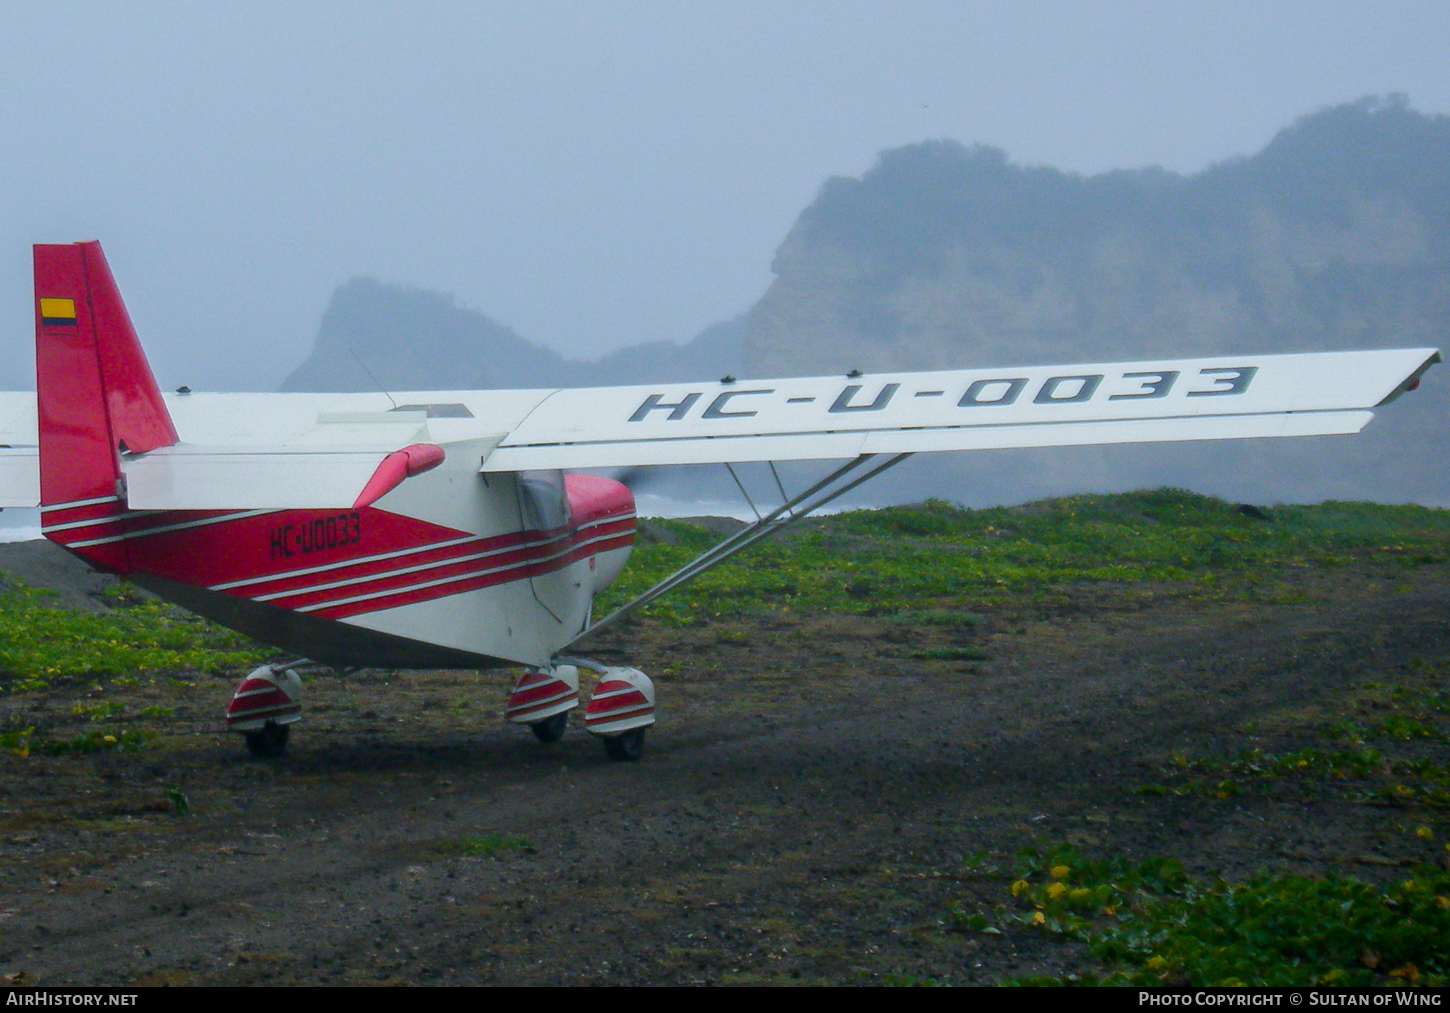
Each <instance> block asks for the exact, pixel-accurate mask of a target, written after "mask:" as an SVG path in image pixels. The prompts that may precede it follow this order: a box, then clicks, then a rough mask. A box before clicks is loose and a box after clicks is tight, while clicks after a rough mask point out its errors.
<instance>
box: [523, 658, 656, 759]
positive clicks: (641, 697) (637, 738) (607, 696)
mask: <svg viewBox="0 0 1450 1013" xmlns="http://www.w3.org/2000/svg"><path fill="white" fill-rule="evenodd" d="M581 668H587V669H589V670H590V671H591V672H594V673H596V674H597V675H598V676H599V681H598V682H597V683H596V684H595V686H594V692H593V694H591V695H590V697H589V702H588V703H587V704H585V706H584V728H585V730H586V731H588V732H589V733H590V734H591V735H596V736H598V737H599V738H601V739H603V740H604V751H605V753H606V754H607V755H608V756H609V758H610V759H611V760H623V761H630V762H632V761H634V760H638V759H639V758H640V757H641V756H642V755H643V754H644V734H645V731H646V729H648V728H649V726H650V725H652V724H654V723H655V689H654V683H652V682H651V681H650V678H649V676H647V675H645V674H644V673H643V672H641V671H640V670H639V669H637V668H610V667H608V666H605V665H601V664H599V663H598V662H596V661H586V660H584V659H582V658H568V659H563V658H561V659H559V661H558V663H556V664H554V665H551V666H549V667H548V668H532V669H529V670H528V671H526V672H524V674H523V675H521V676H519V679H518V682H516V683H515V684H514V688H513V692H512V693H510V694H509V702H508V707H507V708H506V709H505V710H504V717H506V718H507V719H508V720H509V721H512V722H514V723H515V724H522V725H528V726H529V727H530V728H531V729H532V730H533V732H534V734H535V735H536V736H538V738H539V741H541V742H558V741H559V739H561V738H562V737H563V735H564V730H565V729H566V728H567V727H568V723H569V712H570V711H571V710H573V709H574V708H575V707H578V706H579V669H581Z"/></svg>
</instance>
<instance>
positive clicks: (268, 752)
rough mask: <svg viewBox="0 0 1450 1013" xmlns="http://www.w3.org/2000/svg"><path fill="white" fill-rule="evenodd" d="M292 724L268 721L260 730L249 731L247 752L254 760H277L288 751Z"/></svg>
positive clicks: (247, 734)
mask: <svg viewBox="0 0 1450 1013" xmlns="http://www.w3.org/2000/svg"><path fill="white" fill-rule="evenodd" d="M291 730H292V728H291V726H290V725H279V724H277V722H275V721H268V722H267V723H266V724H265V725H263V726H262V730H261V731H259V732H247V733H246V737H247V752H249V753H251V754H252V759H254V760H275V759H276V758H277V757H279V756H281V755H282V754H283V753H285V752H287V733H288V732H290V731H291Z"/></svg>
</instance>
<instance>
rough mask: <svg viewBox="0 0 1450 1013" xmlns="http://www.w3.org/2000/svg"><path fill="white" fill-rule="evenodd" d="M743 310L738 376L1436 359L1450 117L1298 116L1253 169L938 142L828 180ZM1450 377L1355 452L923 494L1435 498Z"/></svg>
mask: <svg viewBox="0 0 1450 1013" xmlns="http://www.w3.org/2000/svg"><path fill="white" fill-rule="evenodd" d="M774 271H775V275H776V280H775V282H774V284H772V285H771V287H770V289H769V291H767V293H766V294H765V296H764V297H763V298H762V299H761V300H760V302H759V303H758V304H757V305H756V306H755V307H754V309H753V310H752V311H751V314H750V318H749V326H748V330H747V333H746V337H745V343H744V349H743V356H744V360H745V368H746V370H747V371H748V372H749V373H750V374H751V375H756V376H776V375H794V374H809V373H834V372H844V371H846V370H848V369H852V368H857V369H863V370H867V371H871V370H888V369H930V368H949V367H971V366H989V365H990V366H996V365H1017V364H1024V365H1025V364H1036V363H1059V362H1060V363H1070V362H1090V361H1113V360H1119V359H1134V358H1149V357H1157V356H1165V355H1209V354H1219V353H1233V352H1236V351H1301V350H1310V349H1339V348H1374V347H1393V346H1409V345H1437V346H1438V345H1444V344H1447V340H1446V337H1447V334H1450V118H1446V117H1444V116H1435V117H1431V116H1425V115H1422V114H1420V113H1417V112H1415V111H1413V110H1411V109H1410V108H1409V107H1408V106H1407V104H1406V103H1405V102H1404V101H1403V100H1402V99H1399V98H1393V99H1390V100H1385V101H1380V100H1372V99H1367V100H1363V101H1360V102H1357V103H1353V104H1349V105H1344V106H1339V107H1337V108H1333V109H1328V110H1325V111H1323V112H1320V113H1317V114H1315V115H1312V116H1307V117H1305V118H1303V119H1301V120H1300V121H1298V122H1297V123H1295V124H1294V125H1293V126H1291V127H1289V128H1287V129H1285V130H1284V131H1283V132H1281V133H1280V134H1279V135H1278V136H1277V137H1275V138H1274V139H1273V141H1272V142H1271V143H1270V144H1269V145H1268V146H1267V147H1265V148H1264V149H1263V150H1262V151H1260V152H1258V153H1257V154H1255V155H1252V156H1250V157H1247V158H1240V159H1235V160H1232V161H1229V162H1225V163H1222V164H1220V165H1216V166H1213V167H1211V168H1209V169H1207V170H1205V171H1203V172H1201V173H1198V174H1195V175H1191V176H1180V175H1175V174H1172V173H1168V172H1164V171H1162V170H1158V169H1146V170H1138V171H1131V172H1112V173H1106V174H1103V175H1098V176H1090V177H1083V176H1077V175H1071V174H1067V173H1063V172H1059V171H1057V170H1055V169H1051V168H1042V167H1025V166H1018V165H1014V164H1012V163H1011V162H1010V161H1009V160H1008V158H1007V157H1006V155H1005V154H1004V153H1003V152H1001V151H999V150H996V149H993V148H987V147H975V148H967V147H963V146H962V145H959V144H956V143H954V142H951V141H933V142H927V143H923V144H918V145H913V146H910V147H906V148H900V149H896V150H893V151H888V152H885V153H883V154H882V156H881V158H880V161H879V163H878V164H877V165H876V167H875V168H873V169H872V170H871V171H870V172H868V173H866V174H865V175H864V176H862V177H861V178H860V179H832V180H830V181H828V182H827V183H826V184H825V186H824V187H823V188H822V190H821V192H820V195H819V196H818V198H817V199H816V201H815V203H813V204H812V205H811V206H810V207H809V208H807V209H806V211H805V212H804V213H803V214H802V215H801V217H800V219H799V220H798V222H797V223H796V225H795V227H794V228H793V229H792V230H791V232H790V234H789V235H788V236H787V237H786V240H785V242H784V243H783V244H782V245H781V247H780V250H779V253H778V255H777V256H776V259H775V263H774ZM1446 372H1450V369H1447V367H1443V366H1442V367H1439V369H1438V370H1434V371H1432V372H1431V374H1430V376H1429V378H1428V379H1427V381H1426V383H1425V385H1424V387H1423V388H1422V390H1421V391H1419V392H1417V393H1416V395H1414V396H1412V397H1408V398H1405V399H1403V400H1402V401H1401V402H1399V403H1397V404H1395V405H1394V406H1393V407H1392V408H1390V409H1387V410H1386V411H1385V412H1383V413H1382V415H1381V418H1380V419H1378V420H1376V422H1374V423H1372V424H1371V427H1370V428H1369V429H1368V430H1366V432H1365V434H1363V435H1362V436H1359V437H1337V438H1325V439H1320V440H1304V441H1299V440H1296V441H1292V442H1286V443H1284V444H1276V443H1274V442H1272V441H1263V442H1258V443H1254V444H1248V445H1235V446H1228V445H1224V446H1218V447H1208V448H1205V447H1201V446H1193V445H1190V446H1176V447H1157V448H1131V449H1127V448H1123V449H1112V450H1098V451H1092V450H1088V451H1081V450H1074V451H1061V452H1056V451H1049V452H1003V453H999V454H988V455H973V456H972V457H971V458H970V459H965V458H959V459H957V466H955V467H950V468H948V469H947V474H944V475H940V480H937V479H938V474H939V472H938V470H937V469H935V468H933V469H930V470H928V469H923V470H922V471H921V472H919V473H918V474H917V476H916V479H915V481H916V483H917V485H918V486H919V487H920V488H921V489H922V490H923V491H931V492H939V493H946V492H948V491H949V490H950V489H951V488H961V487H962V483H963V476H962V475H961V474H960V472H962V471H963V470H965V471H966V472H968V473H970V474H972V475H973V476H974V477H975V479H976V481H974V482H970V483H968V484H967V487H968V488H971V489H974V490H976V493H977V495H972V494H968V495H967V497H966V498H969V499H972V498H978V496H980V497H982V498H985V499H999V498H1006V499H1019V498H1024V497H1026V496H1031V495H1041V494H1048V493H1060V492H1070V491H1075V490H1079V489H1087V488H1094V489H1111V488H1127V487H1132V486H1135V485H1158V484H1162V483H1163V482H1165V481H1171V482H1177V483H1180V484H1184V485H1191V486H1193V487H1194V488H1198V489H1202V490H1204V491H1209V492H1217V493H1219V494H1222V495H1228V496H1234V497H1236V498H1254V499H1260V500H1272V499H1287V498H1294V499H1318V498H1323V497H1326V496H1339V497H1354V498H1378V499H1389V500H1401V499H1420V500H1425V501H1432V502H1440V503H1450V475H1447V474H1446V469H1445V468H1444V467H1443V461H1444V460H1445V457H1446V451H1447V449H1450V447H1447V445H1446V438H1445V436H1444V434H1445V432H1446V425H1447V423H1450V377H1446V376H1444V375H1442V374H1444V373H1446Z"/></svg>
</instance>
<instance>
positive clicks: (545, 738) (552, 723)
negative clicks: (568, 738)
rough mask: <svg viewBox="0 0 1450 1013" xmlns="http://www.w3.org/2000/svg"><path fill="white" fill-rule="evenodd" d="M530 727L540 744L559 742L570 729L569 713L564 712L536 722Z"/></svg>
mask: <svg viewBox="0 0 1450 1013" xmlns="http://www.w3.org/2000/svg"><path fill="white" fill-rule="evenodd" d="M529 727H530V728H532V729H533V730H534V736H535V737H536V738H537V739H538V740H539V741H540V742H558V741H559V740H560V739H562V738H563V737H564V731H565V730H566V729H567V728H568V727H569V712H568V711H562V712H561V713H558V714H555V715H554V716H553V717H551V718H544V720H542V721H535V722H533V723H531V724H530V725H529Z"/></svg>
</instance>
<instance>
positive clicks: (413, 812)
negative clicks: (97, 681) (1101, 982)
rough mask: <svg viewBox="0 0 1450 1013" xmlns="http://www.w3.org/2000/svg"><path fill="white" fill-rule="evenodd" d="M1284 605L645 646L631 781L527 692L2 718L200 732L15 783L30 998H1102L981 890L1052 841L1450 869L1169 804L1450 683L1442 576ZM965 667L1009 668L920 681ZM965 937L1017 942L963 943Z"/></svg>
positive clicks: (1327, 798)
mask: <svg viewBox="0 0 1450 1013" xmlns="http://www.w3.org/2000/svg"><path fill="white" fill-rule="evenodd" d="M1286 579H1287V580H1288V581H1289V584H1288V585H1287V593H1281V594H1278V595H1277V598H1276V600H1275V601H1272V602H1270V601H1263V600H1258V601H1255V600H1237V601H1231V602H1204V601H1194V600H1191V599H1189V598H1187V597H1186V596H1185V595H1183V594H1181V593H1179V590H1180V589H1172V588H1164V589H1161V592H1162V593H1161V594H1159V595H1158V596H1157V597H1147V596H1144V595H1142V594H1134V595H1131V596H1130V595H1125V594H1123V593H1122V591H1121V589H1113V588H1104V587H1102V586H1094V587H1084V588H1081V589H1078V590H1075V591H1073V592H1072V602H1071V604H1070V605H1069V606H1067V607H1054V608H1053V609H1052V610H1051V611H1050V612H1046V613H1043V612H1038V611H1036V610H1034V609H1032V608H1027V607H1024V608H1022V609H1020V610H1011V611H998V612H991V613H987V614H985V615H984V616H983V617H982V619H981V621H980V622H978V623H977V624H976V625H974V626H971V627H962V628H953V627H950V626H947V627H940V626H932V627H915V628H914V627H910V626H904V625H902V624H900V623H892V622H889V621H886V620H879V619H869V618H847V617H838V616H837V617H833V616H825V617H811V616H797V615H794V614H785V613H781V614H776V615H772V616H769V617H766V618H763V619H760V620H757V621H751V622H728V623H727V622H721V623H718V624H714V625H710V626H706V627H702V628H695V629H683V630H675V629H664V628H660V627H657V626H652V625H650V624H648V623H643V624H637V625H634V626H632V627H628V628H625V629H622V630H620V631H618V632H611V633H610V634H606V635H603V636H601V641H602V643H599V644H595V645H592V652H591V653H592V655H593V656H595V657H598V658H599V659H601V660H604V661H607V662H625V661H627V662H628V663H630V664H634V665H638V666H639V667H641V668H643V669H644V670H645V671H647V672H649V673H651V675H653V676H654V677H655V678H656V680H657V686H658V690H659V699H660V708H659V709H660V723H659V724H658V725H657V726H656V727H655V728H653V729H652V730H651V732H650V735H649V741H648V744H647V747H646V752H645V756H644V759H643V760H642V761H640V762H638V763H633V764H631V763H616V762H610V761H609V760H607V759H606V758H605V755H604V750H603V749H602V748H601V746H600V744H599V743H598V742H597V741H595V740H593V739H591V738H590V736H589V735H588V734H586V733H585V732H584V731H583V730H582V728H581V727H579V726H578V725H577V723H576V725H574V726H571V728H570V730H569V732H568V734H567V735H566V736H565V737H564V739H563V741H562V742H560V743H558V744H555V745H550V746H546V745H543V744H540V743H538V742H536V741H534V738H533V736H532V735H531V734H530V733H529V732H528V731H527V730H525V729H522V728H516V727H507V726H505V725H504V724H503V723H502V721H501V719H500V713H501V710H502V704H503V698H504V696H505V694H506V692H507V688H508V683H509V681H510V676H509V675H508V674H507V673H499V672H495V673H484V674H482V675H478V674H475V673H466V672H444V673H391V674H385V673H373V672H364V673H360V674H355V675H352V676H349V677H347V678H339V677H336V676H334V675H331V674H327V675H322V676H316V677H313V678H311V679H309V680H308V686H307V692H308V700H307V710H306V718H305V720H304V721H303V723H302V724H301V725H299V726H298V727H297V728H296V729H294V734H293V738H292V745H291V751H290V753H289V755H288V756H287V757H286V758H285V759H283V760H280V761H267V762H259V761H252V760H249V759H248V757H247V755H246V752H245V750H244V749H243V747H242V743H241V741H240V738H239V737H237V736H234V735H228V734H227V733H225V732H224V731H223V730H222V729H221V721H220V715H221V710H222V708H223V706H224V705H225V703H226V700H227V698H228V696H229V693H230V690H231V688H232V687H231V681H230V680H224V679H222V678H219V677H197V678H195V679H192V680H165V679H162V680H159V681H158V682H157V683H155V684H152V685H147V684H144V683H143V684H142V685H139V686H136V687H133V688H130V689H125V690H118V689H116V688H115V687H109V686H108V687H95V688H91V689H87V687H85V686H77V687H73V688H72V689H71V690H69V691H66V692H59V693H51V694H50V695H48V696H46V697H38V696H29V697H25V696H22V695H12V696H10V697H7V698H4V699H3V700H0V708H5V709H6V710H5V713H4V714H3V715H0V716H3V717H5V718H6V719H7V720H10V721H12V722H16V721H22V720H30V721H42V722H43V721H48V722H51V723H52V724H53V725H54V726H55V727H57V728H66V727H70V728H72V733H75V732H78V731H81V730H83V729H84V720H85V719H84V717H76V716H73V713H72V712H73V710H74V708H75V707H76V706H77V705H78V704H79V705H81V706H82V707H84V706H85V705H86V704H87V702H88V701H89V702H94V701H96V700H101V699H116V700H119V701H121V702H123V703H124V704H125V706H126V708H127V710H128V712H136V711H139V708H141V707H145V706H153V707H162V706H169V707H174V708H175V714H174V716H172V717H170V718H168V719H166V720H164V721H160V720H157V719H155V718H148V719H144V720H145V722H146V723H145V724H144V727H145V728H147V729H148V730H150V731H151V733H152V737H151V739H150V740H149V741H148V742H147V744H146V745H145V746H144V747H142V748H140V749H137V750H134V751H126V750H110V751H106V752H101V753H92V754H86V755H74V756H49V757H47V756H39V755H34V754H32V755H31V756H28V757H20V756H15V755H8V754H7V755H4V756H0V972H3V973H4V974H5V975H10V976H15V975H23V977H21V978H20V979H18V980H21V981H27V982H38V983H44V984H59V983H141V984H164V983H175V984H205V983H275V984H284V983H330V982H335V983H381V984H387V983H394V984H479V983H500V984H525V983H529V984H535V983H537V984H544V983H548V984H566V983H592V984H614V983H708V984H714V983H720V984H727V983H771V982H785V983H789V982H795V981H798V982H801V983H847V984H849V983H863V984H864V983H872V982H881V981H901V980H908V981H909V980H912V979H921V978H933V979H936V980H938V981H941V982H948V983H954V984H986V983H992V982H997V981H1001V980H1003V979H1005V978H1008V977H1011V976H1014V975H1021V974H1030V973H1065V972H1068V971H1073V970H1081V969H1083V968H1085V967H1086V966H1087V963H1086V961H1085V958H1084V956H1083V954H1082V952H1081V951H1080V950H1079V949H1078V948H1077V947H1076V944H1064V943H1062V942H1060V941H1058V939H1057V938H1055V937H1051V936H1048V935H1046V934H1044V933H1041V932H1037V931H1033V930H1031V929H1030V928H1028V927H1025V926H1022V925H1019V924H1017V923H1016V922H1013V921H1011V920H1010V919H1008V918H1007V917H1006V916H1005V915H1004V914H1003V911H1002V905H1004V904H1005V903H1006V902H1007V901H1008V900H1009V898H1008V894H1007V889H1006V887H1007V879H1008V878H1009V877H1008V876H1007V874H1006V873H1001V874H993V873H990V872H983V871H982V868H983V864H984V862H993V861H996V862H1002V863H1004V864H1005V865H1006V866H1008V867H1010V861H1011V859H1010V855H1011V853H1012V852H1013V851H1014V850H1015V849H1017V848H1019V847H1021V846H1023V845H1025V844H1030V843H1033V842H1037V843H1039V844H1045V845H1050V844H1054V843H1058V842H1062V841H1072V842H1076V843H1078V844H1079V845H1080V846H1081V847H1082V848H1083V849H1084V850H1085V851H1089V852H1101V853H1108V852H1118V853H1126V854H1128V855H1135V856H1145V857H1146V856H1149V855H1162V854H1167V855H1172V856H1175V857H1178V858H1179V859H1181V860H1182V861H1183V862H1184V863H1185V865H1186V866H1187V867H1188V868H1189V869H1190V871H1198V872H1202V873H1221V874H1224V875H1226V876H1230V877H1233V876H1242V875H1247V874H1250V873H1252V872H1254V871H1256V870H1259V869H1275V870H1295V871H1303V872H1311V873H1322V872H1327V871H1335V872H1340V873H1350V874H1354V875H1359V876H1367V877H1375V876H1383V875H1392V874H1394V872H1395V870H1396V869H1398V868H1399V867H1401V866H1403V865H1408V864H1411V863H1413V862H1417V861H1427V860H1434V859H1435V857H1436V856H1439V857H1440V859H1442V860H1443V857H1444V846H1443V842H1444V841H1445V839H1446V833H1447V832H1450V820H1447V819H1445V816H1444V810H1428V811H1425V810H1422V811H1415V810H1413V809H1406V808H1403V807H1395V806H1393V805H1383V804H1372V803H1366V802H1364V801H1362V800H1355V799H1351V798H1348V797H1347V796H1345V795H1344V794H1343V793H1337V792H1336V791H1334V790H1331V789H1330V788H1326V787H1325V785H1323V784H1321V783H1319V782H1304V783H1302V784H1301V783H1298V782H1295V783H1292V784H1291V783H1288V782H1285V783H1282V784H1277V785H1274V786H1270V787H1268V788H1266V789H1264V790H1255V791H1250V792H1245V793H1243V794H1239V795H1234V796H1229V797H1222V798H1220V797H1217V796H1216V795H1213V794H1211V793H1197V794H1194V793H1186V794H1183V795H1175V794H1173V793H1172V792H1168V793H1165V794H1158V795H1154V794H1144V793H1142V792H1141V787H1142V786H1143V785H1145V784H1148V783H1151V782H1154V781H1155V779H1159V780H1161V778H1159V775H1158V773H1157V772H1156V771H1157V765H1158V764H1161V763H1162V762H1163V761H1164V760H1165V759H1166V758H1167V757H1168V756H1169V755H1170V754H1172V753H1174V752H1187V753H1190V754H1193V755H1209V754H1217V755H1222V754H1227V753H1232V752H1235V751H1237V750H1241V749H1244V748H1247V747H1251V746H1262V747H1264V748H1268V749H1273V748H1288V747H1290V746H1292V745H1294V744H1295V743H1302V741H1303V739H1304V736H1305V735H1306V734H1307V732H1306V731H1305V730H1306V729H1310V728H1314V727H1319V726H1320V725H1322V724H1323V723H1324V722H1325V721H1327V720H1330V719H1332V718H1333V717H1335V715H1337V714H1340V713H1342V712H1344V710H1345V708H1350V709H1353V708H1354V707H1357V706H1361V705H1363V703H1364V701H1363V700H1362V699H1361V697H1362V695H1363V692H1364V687H1365V686H1366V685H1368V684H1376V685H1377V684H1384V683H1395V682H1406V681H1413V680H1415V679H1421V678H1425V676H1424V674H1423V673H1425V672H1427V671H1428V672H1433V671H1436V670H1437V668H1436V666H1439V668H1438V671H1440V672H1444V671H1446V670H1447V669H1446V668H1445V667H1444V666H1446V664H1447V663H1450V567H1447V566H1445V565H1436V566H1425V567H1421V568H1419V569H1416V570H1399V569H1394V570H1391V569H1386V570H1384V571H1377V570H1375V569H1374V568H1372V567H1370V568H1365V567H1359V568H1357V569H1356V568H1341V569H1339V570H1335V571H1319V570H1313V571H1311V570H1305V571H1303V572H1300V573H1298V574H1296V575H1290V576H1289V577H1288V578H1286ZM1136 590H1137V591H1140V592H1141V591H1142V590H1143V589H1141V588H1138V589H1136ZM964 643H966V644H969V645H971V646H975V647H977V648H980V650H981V651H982V653H983V654H985V656H986V660H984V661H980V662H965V663H964V662H960V661H913V660H910V655H911V654H913V653H919V652H920V651H922V650H923V649H927V648H932V647H942V646H960V645H962V644H964ZM1441 681H1442V684H1443V679H1442V680H1441ZM138 720H142V719H138ZM66 722H71V723H72V725H66ZM137 727H142V725H139V724H138V725H137ZM1425 748H1433V749H1439V750H1440V753H1439V754H1437V755H1438V756H1439V757H1440V759H1441V760H1442V761H1443V758H1444V757H1443V753H1444V746H1443V745H1437V746H1427V747H1425ZM173 788H175V789H177V790H178V791H179V793H180V794H182V795H184V796H185V799H186V802H187V803H188V807H189V812H188V813H186V814H178V813H177V812H175V809H176V808H177V804H176V793H175V792H171V793H170V794H168V792H169V791H170V789H173ZM1437 820H1438V821H1439V822H1436V821H1437ZM1421 825H1428V826H1430V827H1431V829H1432V832H1433V835H1434V836H1433V839H1432V840H1427V839H1425V837H1424V835H1420V836H1416V834H1415V833H1413V832H1412V831H1413V829H1414V828H1416V827H1419V826H1421ZM983 852H985V853H986V857H985V859H984V858H983V857H981V856H978V857H976V858H973V857H972V856H973V855H976V854H977V853H983ZM953 904H960V905H965V906H967V907H969V908H973V909H980V910H983V911H985V912H988V913H989V914H990V915H992V916H993V918H994V920H995V921H997V922H998V923H999V924H1000V925H1001V934H983V933H980V932H958V931H952V926H951V924H950V922H949V920H948V919H947V916H946V912H947V910H948V908H949V907H950V906H951V905H953Z"/></svg>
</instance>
